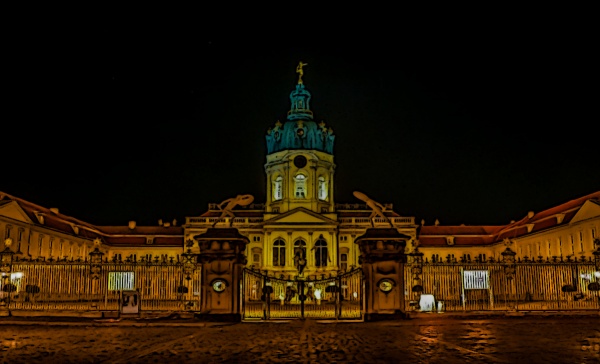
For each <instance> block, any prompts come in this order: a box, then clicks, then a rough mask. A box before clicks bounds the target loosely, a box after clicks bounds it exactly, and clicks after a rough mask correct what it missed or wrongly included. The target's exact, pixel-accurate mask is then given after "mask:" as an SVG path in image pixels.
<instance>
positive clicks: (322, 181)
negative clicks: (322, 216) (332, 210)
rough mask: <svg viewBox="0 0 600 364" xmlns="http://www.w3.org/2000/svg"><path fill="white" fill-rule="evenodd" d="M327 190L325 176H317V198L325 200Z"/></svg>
mask: <svg viewBox="0 0 600 364" xmlns="http://www.w3.org/2000/svg"><path fill="white" fill-rule="evenodd" d="M327 192H328V191H327V181H325V177H319V200H322V201H327V197H328V193H327Z"/></svg>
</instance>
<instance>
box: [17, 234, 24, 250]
mask: <svg viewBox="0 0 600 364" xmlns="http://www.w3.org/2000/svg"><path fill="white" fill-rule="evenodd" d="M24 233H25V230H24V229H22V228H21V229H19V231H18V236H17V252H19V254H21V243H22V242H23V234H24Z"/></svg>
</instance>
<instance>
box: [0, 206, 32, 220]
mask: <svg viewBox="0 0 600 364" xmlns="http://www.w3.org/2000/svg"><path fill="white" fill-rule="evenodd" d="M0 216H2V217H7V218H9V219H13V220H17V221H22V222H26V223H32V222H33V221H31V219H30V218H29V216H27V213H25V211H24V210H23V208H21V206H19V204H18V203H17V202H16V201H9V202H7V203H4V204H0Z"/></svg>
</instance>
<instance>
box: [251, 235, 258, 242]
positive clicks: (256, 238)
mask: <svg viewBox="0 0 600 364" xmlns="http://www.w3.org/2000/svg"><path fill="white" fill-rule="evenodd" d="M252 241H260V236H256V235H255V236H253V237H252Z"/></svg>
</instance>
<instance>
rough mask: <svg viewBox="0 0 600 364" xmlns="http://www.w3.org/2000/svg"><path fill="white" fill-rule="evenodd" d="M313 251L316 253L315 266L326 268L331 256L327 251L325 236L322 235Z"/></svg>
mask: <svg viewBox="0 0 600 364" xmlns="http://www.w3.org/2000/svg"><path fill="white" fill-rule="evenodd" d="M313 250H314V251H315V266H317V267H326V266H327V261H328V260H329V256H328V251H327V242H326V241H325V239H323V235H321V236H320V237H319V239H318V240H317V241H316V242H315V246H314V247H313Z"/></svg>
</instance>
